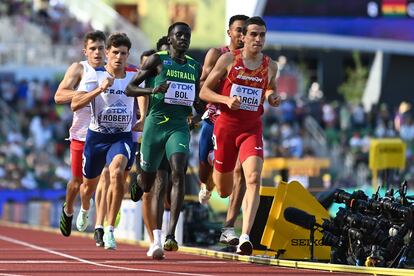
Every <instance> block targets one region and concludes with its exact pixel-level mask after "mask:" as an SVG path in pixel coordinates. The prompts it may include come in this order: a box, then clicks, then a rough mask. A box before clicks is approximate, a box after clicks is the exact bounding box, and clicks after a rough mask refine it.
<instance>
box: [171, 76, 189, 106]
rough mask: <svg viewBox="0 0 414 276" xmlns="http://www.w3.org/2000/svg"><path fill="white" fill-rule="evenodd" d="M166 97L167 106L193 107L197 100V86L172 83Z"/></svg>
mask: <svg viewBox="0 0 414 276" xmlns="http://www.w3.org/2000/svg"><path fill="white" fill-rule="evenodd" d="M169 83H170V87H168V90H167V92H166V93H165V96H164V102H165V103H167V104H175V105H184V106H192V105H193V103H194V99H195V84H194V83H183V82H175V81H170V82H169Z"/></svg>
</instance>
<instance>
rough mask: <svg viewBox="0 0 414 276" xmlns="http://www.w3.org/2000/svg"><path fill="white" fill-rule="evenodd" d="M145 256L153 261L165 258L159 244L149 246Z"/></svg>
mask: <svg viewBox="0 0 414 276" xmlns="http://www.w3.org/2000/svg"><path fill="white" fill-rule="evenodd" d="M147 256H148V257H152V258H153V259H154V260H163V259H164V258H165V255H164V250H163V249H162V247H161V246H160V245H159V244H151V245H150V247H149V249H148V251H147Z"/></svg>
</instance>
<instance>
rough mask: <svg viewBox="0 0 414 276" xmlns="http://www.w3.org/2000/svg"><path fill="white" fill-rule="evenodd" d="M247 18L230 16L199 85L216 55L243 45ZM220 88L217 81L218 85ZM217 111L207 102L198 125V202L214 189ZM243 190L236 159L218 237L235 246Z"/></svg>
mask: <svg viewBox="0 0 414 276" xmlns="http://www.w3.org/2000/svg"><path fill="white" fill-rule="evenodd" d="M248 18H249V17H248V16H246V15H240V14H239V15H234V16H232V17H230V20H229V29H228V30H227V35H228V36H229V37H230V44H229V45H228V46H225V47H221V48H211V49H210V50H209V51H208V52H207V55H206V57H205V59H204V65H203V72H202V75H201V78H200V85H201V86H202V85H203V83H204V81H205V80H206V79H207V76H208V75H209V74H210V72H211V70H213V67H214V65H215V64H216V62H217V60H218V59H219V57H220V56H221V55H223V54H225V53H227V52H230V51H234V50H236V49H240V48H242V47H243V41H242V39H241V36H242V29H243V25H244V22H245V21H246V20H247V19H248ZM219 87H221V84H220V85H219ZM219 114H220V109H219V106H218V105H217V104H213V103H209V104H207V110H206V112H205V114H204V115H203V121H202V126H201V133H200V141H199V171H198V176H199V178H200V182H201V185H200V193H199V195H198V198H199V201H200V203H201V204H207V202H208V200H209V199H210V197H211V191H212V190H213V189H214V183H212V181H209V178H210V177H211V173H212V171H213V166H212V164H210V159H211V158H210V152H212V151H213V150H214V146H213V141H212V136H213V128H214V123H215V122H216V120H217V118H218V116H219ZM245 191H246V185H245V181H244V176H243V171H242V169H241V165H240V162H237V164H236V168H235V170H234V186H233V192H232V194H231V196H230V203H229V208H228V210H227V217H226V221H225V223H224V227H223V229H222V233H221V236H220V242H222V243H225V244H230V245H237V244H238V243H239V238H238V236H237V235H236V233H235V231H234V223H235V221H236V219H237V216H238V214H239V212H240V208H241V205H242V201H243V196H244V193H245Z"/></svg>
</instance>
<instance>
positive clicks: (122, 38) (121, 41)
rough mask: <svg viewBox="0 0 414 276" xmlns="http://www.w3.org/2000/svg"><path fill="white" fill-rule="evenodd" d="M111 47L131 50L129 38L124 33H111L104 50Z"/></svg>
mask: <svg viewBox="0 0 414 276" xmlns="http://www.w3.org/2000/svg"><path fill="white" fill-rule="evenodd" d="M111 46H114V47H119V46H126V47H127V48H128V50H129V49H131V40H129V37H128V36H127V35H126V34H125V33H113V34H111V35H110V36H109V37H108V41H107V42H106V49H109V48H111Z"/></svg>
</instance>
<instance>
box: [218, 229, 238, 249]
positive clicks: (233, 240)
mask: <svg viewBox="0 0 414 276" xmlns="http://www.w3.org/2000/svg"><path fill="white" fill-rule="evenodd" d="M220 242H221V243H224V244H229V245H237V244H238V243H239V237H237V235H236V233H235V232H234V227H224V228H223V229H221V236H220Z"/></svg>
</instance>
